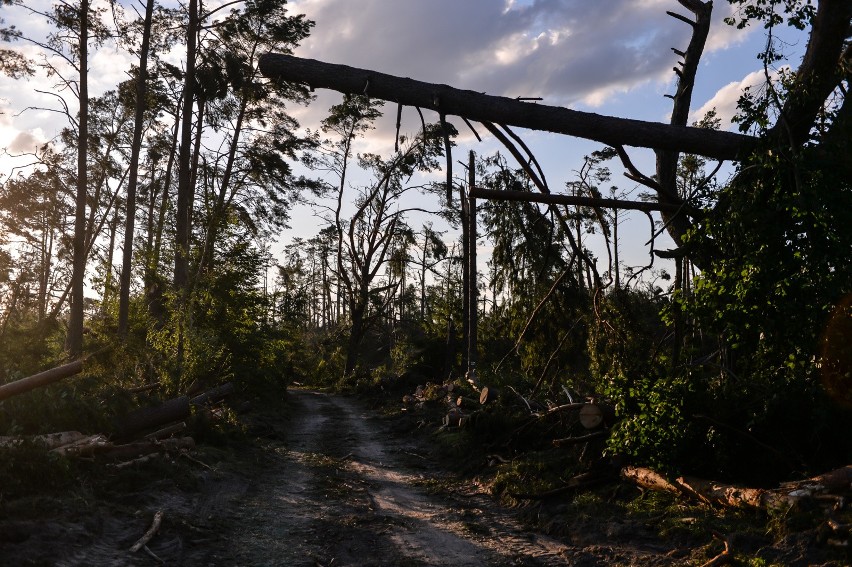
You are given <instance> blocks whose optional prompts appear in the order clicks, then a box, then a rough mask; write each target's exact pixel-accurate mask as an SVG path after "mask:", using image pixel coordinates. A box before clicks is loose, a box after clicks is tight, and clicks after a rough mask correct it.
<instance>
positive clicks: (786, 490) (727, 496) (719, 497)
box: [621, 466, 852, 509]
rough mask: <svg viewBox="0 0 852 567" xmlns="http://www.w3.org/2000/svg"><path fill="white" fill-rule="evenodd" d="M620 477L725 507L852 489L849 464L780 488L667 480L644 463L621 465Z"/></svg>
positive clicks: (785, 503) (776, 504) (790, 502)
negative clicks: (644, 465)
mask: <svg viewBox="0 0 852 567" xmlns="http://www.w3.org/2000/svg"><path fill="white" fill-rule="evenodd" d="M621 476H622V478H624V479H626V480H630V481H631V482H633V483H635V484H637V485H639V486H641V487H643V488H648V489H650V490H658V491H665V492H671V493H673V494H678V495H682V496H686V497H688V498H691V499H693V500H698V501H701V502H704V503H706V504H711V505H714V506H722V507H725V508H762V509H773V508H782V507H790V506H794V505H796V504H798V503H799V502H801V501H803V500H807V499H811V498H816V497H819V496H820V495H824V494H828V493H834V492H849V491H851V490H852V486H850V483H852V466H846V467H841V468H839V469H836V470H833V471H830V472H828V473H825V474H822V475H819V476H815V477H812V478H809V479H806V480H802V481H797V482H791V483H787V484H785V485H782V486H781V487H780V488H774V489H766V488H749V487H743V486H736V485H732V484H725V483H721V482H715V481H712V480H705V479H700V478H694V477H686V476H682V477H679V478H677V479H675V480H669V479H667V478H666V477H664V476H663V475H661V474H659V473H657V472H656V471H653V470H652V469H648V468H645V467H625V468H623V469H622V471H621Z"/></svg>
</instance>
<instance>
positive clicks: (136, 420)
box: [116, 396, 190, 439]
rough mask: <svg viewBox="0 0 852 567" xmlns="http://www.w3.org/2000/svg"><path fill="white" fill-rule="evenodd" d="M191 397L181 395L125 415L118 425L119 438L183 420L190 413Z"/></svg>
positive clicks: (125, 437)
mask: <svg viewBox="0 0 852 567" xmlns="http://www.w3.org/2000/svg"><path fill="white" fill-rule="evenodd" d="M189 403H190V402H189V398H188V397H186V396H181V397H179V398H174V399H171V400H167V401H165V402H163V403H162V404H161V405H159V406H156V407H152V408H142V409H139V410H136V411H134V412H131V413H129V414H127V415H126V416H124V417H123V418H122V419H121V420H119V422H118V423H117V425H116V430H117V436H118V438H119V439H129V438H132V437H133V436H135V435H136V434H137V433H139V432H141V431H145V430H146V429H153V428H155V427H160V426H163V425H166V424H168V423H173V422H176V421H183V420H184V419H186V418H187V417H189V414H190V406H189Z"/></svg>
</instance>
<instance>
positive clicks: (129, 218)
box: [118, 0, 154, 336]
mask: <svg viewBox="0 0 852 567" xmlns="http://www.w3.org/2000/svg"><path fill="white" fill-rule="evenodd" d="M153 14H154V0H148V2H147V4H146V6H145V24H144V28H143V30H142V46H141V48H140V52H139V76H138V77H137V79H136V108H135V114H134V123H133V145H132V146H131V150H130V179H129V180H128V182H127V213H126V218H125V222H124V250H123V256H122V264H121V283H120V285H119V292H118V334H119V336H125V335H126V334H127V326H128V319H129V316H130V270H131V267H132V265H131V262H132V259H133V231H134V230H135V222H136V184H137V181H138V177H139V154H140V153H141V149H142V129H143V126H144V124H143V122H144V119H145V107H146V104H145V102H146V100H145V98H146V96H147V87H148V51H149V49H150V45H151V20H152V19H153Z"/></svg>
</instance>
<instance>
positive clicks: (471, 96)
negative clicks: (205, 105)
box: [260, 53, 756, 160]
mask: <svg viewBox="0 0 852 567" xmlns="http://www.w3.org/2000/svg"><path fill="white" fill-rule="evenodd" d="M260 70H261V72H262V73H263V74H264V75H266V76H267V77H270V78H274V79H283V80H285V81H292V82H297V83H304V84H307V85H309V86H311V87H312V88H327V89H332V90H335V91H338V92H341V93H349V94H365V95H367V96H369V97H372V98H378V99H382V100H387V101H392V102H396V103H399V104H402V105H406V106H416V107H418V108H428V109H430V110H434V111H435V112H437V113H439V114H444V115H450V114H452V115H456V116H462V117H464V118H466V119H469V120H476V121H479V122H493V123H497V124H505V125H509V126H519V127H521V128H529V129H531V130H541V131H546V132H554V133H557V134H565V135H568V136H577V137H580V138H586V139H589V140H595V141H598V142H601V143H604V144H607V145H610V146H636V147H642V148H654V149H660V150H671V151H678V152H687V153H693V154H698V155H701V156H706V157H712V158H715V159H723V160H728V159H740V158H744V157H746V156H747V155H748V153H749V152H750V151H751V149H752V148H753V147H754V145H755V143H756V139H755V138H753V137H751V136H744V135H742V134H735V133H732V132H724V131H721V130H708V129H705V128H691V127H687V126H672V125H670V124H661V123H657V122H646V121H643V120H632V119H628V118H614V117H611V116H602V115H600V114H595V113H592V112H580V111H577V110H570V109H567V108H563V107H556V106H547V105H544V104H532V103H529V102H524V101H521V100H517V99H511V98H506V97H499V96H492V95H486V94H482V93H478V92H474V91H469V90H461V89H455V88H453V87H450V86H447V85H438V84H432V83H424V82H422V81H415V80H413V79H408V78H402V77H395V76H393V75H386V74H384V73H378V72H376V71H371V70H367V69H357V68H354V67H349V66H347V65H336V64H332V63H324V62H322V61H316V60H313V59H302V58H299V57H293V56H292V55H283V54H278V53H267V54H264V55H261V56H260Z"/></svg>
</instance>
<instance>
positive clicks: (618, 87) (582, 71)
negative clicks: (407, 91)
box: [0, 0, 805, 266]
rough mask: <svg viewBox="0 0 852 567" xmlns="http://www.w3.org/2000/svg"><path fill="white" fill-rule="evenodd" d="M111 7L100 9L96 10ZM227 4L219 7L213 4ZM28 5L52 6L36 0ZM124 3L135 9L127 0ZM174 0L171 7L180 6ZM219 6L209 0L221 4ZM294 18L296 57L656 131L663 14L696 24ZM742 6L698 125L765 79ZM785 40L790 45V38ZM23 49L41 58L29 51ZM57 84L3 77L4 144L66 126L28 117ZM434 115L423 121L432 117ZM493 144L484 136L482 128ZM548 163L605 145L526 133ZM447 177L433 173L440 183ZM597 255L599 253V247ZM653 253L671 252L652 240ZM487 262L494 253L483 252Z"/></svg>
mask: <svg viewBox="0 0 852 567" xmlns="http://www.w3.org/2000/svg"><path fill="white" fill-rule="evenodd" d="M101 1H103V0H101ZM218 1H219V3H221V0H218ZM27 2H28V3H29V4H31V5H35V4H38V3H41V4H47V2H45V1H43V0H27ZM122 3H125V4H127V5H129V2H127V1H126V0H124V1H123V2H122ZM172 3H174V2H172ZM214 5H215V3H211V2H205V6H209V7H212V6H214ZM289 6H290V10H291V12H292V13H304V14H306V15H307V17H308V18H310V19H311V20H313V21H315V22H316V26H315V28H314V29H313V32H312V34H311V35H310V37H308V38H307V39H306V40H305V41H304V42H303V44H302V45H301V46H300V47H298V48H297V49H296V51H295V55H297V56H300V57H306V58H312V59H319V60H322V61H326V62H330V63H341V64H347V65H351V66H355V67H361V68H366V69H373V70H376V71H381V72H384V73H389V74H394V75H400V76H407V77H411V78H414V79H418V80H422V81H428V82H436V83H445V84H449V85H452V86H454V87H459V88H465V89H472V90H476V91H480V92H487V93H489V94H494V95H503V96H510V97H517V96H523V97H541V98H542V99H543V103H544V104H548V105H561V106H566V107H570V108H574V109H577V110H586V111H592V112H597V113H601V114H607V115H612V116H620V117H625V118H635V119H642V120H650V121H660V122H665V121H667V120H668V116H669V112H670V109H671V101H670V99H668V98H665V97H664V95H665V94H666V93H671V92H673V91H674V85H675V75H674V72H673V70H672V68H673V67H674V66H675V65H676V64H677V61H678V56H677V55H676V54H675V53H674V52H673V51H672V49H671V48H676V49H680V50H684V49H685V48H686V45H687V43H688V41H689V37H690V36H689V34H690V28H689V26H687V25H686V24H685V23H683V22H681V21H678V20H676V19H674V18H672V17H670V16H668V15H666V11H667V10H671V11H676V12H679V13H681V14H688V12H686V11H685V10H684V9H683V8H682V7H681V6H680V5H679V3H678V2H677V1H676V0H598V1H595V2H590V1H588V0H428V1H425V0H292V1H291V2H289ZM732 10H733V8H732V7H731V6H730V5H729V4H728V3H727V2H725V1H724V0H717V1H716V2H715V6H714V12H713V25H712V27H711V31H710V36H709V38H708V42H707V47H706V49H705V52H704V56H703V58H702V62H701V65H700V68H699V72H698V77H697V81H696V85H695V93H694V96H693V105H692V108H693V109H694V111H693V115H692V117H693V120H697V119H699V118H701V116H703V114H704V112H706V111H707V110H709V109H711V108H715V109H716V110H717V112H718V113H719V116H720V117H721V118H722V120H723V127H724V128H729V129H735V126H733V125H731V123H730V118H731V117H732V116H733V114H734V112H735V107H736V101H737V99H738V97H739V96H740V94H741V92H742V88H743V87H744V86H747V85H750V84H760V83H761V82H762V80H763V70H762V68H761V65H760V62H759V61H758V60H757V59H756V55H757V54H758V53H759V52H760V51H762V49H763V47H764V42H765V37H764V34H763V30H762V29H761V28H759V27H758V28H756V29H755V28H748V29H746V30H737V29H735V28H733V27H731V26H727V25H725V24H724V23H723V21H722V20H723V18H724V17H725V16H728V15H730V14H731V13H732ZM0 15H2V16H3V17H4V18H5V19H6V20H7V24H8V23H15V24H17V25H18V27H19V28H21V29H22V30H24V31H27V32H28V33H32V34H38V33H44V32H45V31H46V30H47V28H46V27H45V25H44V24H43V23H42V22H39V21H36V20H35V19H32V18H25V19H20V17H19V16H17V15H16V14H13V12H12V11H11V10H10V9H8V8H0ZM780 32H781V37H782V38H783V39H785V40H786V41H787V44H786V45H785V51H786V52H787V53H788V54H789V56H790V59H789V63H790V64H791V65H792V66H793V67H795V66H796V65H797V64H798V62H799V60H800V58H801V53H802V52H803V50H804V41H805V38H804V37H803V36H801V35H797V34H795V33H793V32H791V31H789V30H780ZM785 34H786V35H785ZM13 45H19V46H21V47H22V48H24V49H26V50H28V51H30V52H31V53H32V52H33V50H34V49H33V48H32V47H25V46H22V45H21V44H13ZM130 62H131V58H130V57H129V56H128V55H127V54H124V53H122V52H120V51H118V50H116V49H109V48H104V49H101V50H99V51H97V52H96V54H95V56H94V57H93V58H92V60H91V61H90V69H91V77H92V85H91V86H90V88H91V89H92V92H93V94H98V93H99V91H100V92H102V91H103V90H104V89H107V88H112V87H113V86H114V85H115V84H117V82H119V81H120V80H123V79H124V77H125V76H126V75H125V73H126V71H127V70H128V69H129V66H130ZM52 88H53V85H52V81H51V80H50V79H47V78H45V77H36V78H33V79H30V80H27V81H17V82H16V81H12V80H10V79H6V78H0V112H2V114H0V148H3V147H6V148H8V149H9V151H10V152H12V153H14V152H20V151H25V150H27V149H29V148H31V147H33V144H36V143H42V142H43V141H45V140H47V139H50V138H51V137H52V136H55V135H56V133H57V132H58V131H59V129H60V128H62V127H63V126H64V122H63V120H62V118H61V117H60V116H58V115H57V114H56V113H54V112H50V111H47V110H32V109H31V110H27V111H24V112H23V113H21V112H22V110H23V109H24V108H26V107H27V106H39V107H45V108H47V107H51V108H55V107H56V104H55V100H53V98H52V97H51V96H50V95H43V94H39V93H37V92H35V89H39V90H46V91H50V90H51V89H52ZM339 99H340V95H338V94H337V93H332V92H329V91H318V92H317V99H316V100H315V102H314V103H313V104H311V105H310V106H309V107H306V108H305V107H294V108H292V109H291V114H293V115H294V116H295V117H296V118H298V120H299V121H300V123H301V124H302V126H304V127H311V128H313V129H316V128H317V126H318V124H319V121H320V120H321V119H322V118H323V116H324V115H325V112H326V111H327V109H328V107H329V106H330V105H332V104H334V103H336V102H338V101H339ZM387 109H388V110H387V113H386V116H385V117H383V118H382V119H381V120H380V121H379V122H378V124H377V128H376V130H375V131H373V132H372V133H371V134H370V136H369V137H368V138H367V139H366V140H364V141H362V142H361V144H360V145H359V149H360V150H362V151H376V152H382V153H385V154H388V153H390V151H392V149H393V137H394V125H395V108H391V105H388V107H387ZM435 119H436V117H428V116H427V120H435ZM449 120H450V121H451V122H454V124H455V125H456V127H457V129H458V130H459V132H460V133H461V136H460V138H459V140H458V143H459V146H460V147H459V148H458V150H456V151H457V152H458V154H457V155H466V151H467V149H473V150H474V151H476V152H477V153H478V154H480V155H490V154H492V153H494V152H495V151H496V150H497V149H499V147H498V145H497V144H495V143H494V141H493V140H491V139H489V138H488V136H483V137H484V138H485V139H484V141H483V142H482V143H477V142H476V140H475V139H474V138H473V136H472V135H471V134H470V132H469V130H468V129H467V128H466V127H465V126H464V124H463V123H462V122H461V121H460V120H458V119H455V120H454V119H453V118H452V117H450V118H449ZM417 128H419V118H418V117H417V115H416V113H415V111H414V110H412V109H406V113H405V114H404V119H403V131H408V132H410V133H414V132H415V131H416V129H417ZM480 132H481V133H483V134H484V129H480ZM519 133H520V134H521V135H522V136H523V137H524V139H525V141H526V142H527V144H528V145H529V146H530V147H531V149H532V150H533V152H534V153H535V155H536V157H537V158H538V160H539V161H540V162H541V164H542V165H543V167H544V170H545V174H546V176H547V178H548V181H549V184H550V187H551V189H552V190H554V191H558V190H560V189H564V184H565V183H566V182H568V181H570V180H572V179H574V178H576V171H577V170H578V169H579V168H580V167H581V165H582V161H583V156H584V155H587V154H589V153H590V152H591V151H594V150H596V149H600V147H601V146H600V145H599V144H596V143H593V142H586V141H582V140H577V139H572V138H568V137H565V136H558V135H555V134H547V133H540V132H524V131H519ZM630 154H631V157H632V158H633V160H634V163H636V164H637V165H638V166H639V168H640V169H641V170H643V172H645V173H647V174H649V175H650V174H652V173H653V154H652V152H650V151H648V150H638V149H631V150H630ZM610 167H611V169H612V172H613V178H612V183H614V184H617V185H618V187H619V189H620V190H622V191H625V192H631V191H632V194H633V195H634V196H635V195H637V194H638V193H639V192H640V191H641V189H635V184H634V183H633V182H630V181H629V180H627V179H626V178H624V177H622V171H623V169H622V168H621V166H620V164H618V163H615V162H613V163H611V164H610ZM10 168H11V162H10V161H9V160H8V159H5V160H4V159H2V158H0V174H8V173H9V171H10ZM442 175H443V174H441V173H437V174H436V179H439V178H441V176H442ZM628 219H629V221H628V222H627V223H626V224H625V225H624V228H623V230H622V235H623V238H622V254H623V257H624V258H625V263H627V264H631V265H637V266H638V265H643V264H646V263H647V260H648V258H649V255H648V247H647V246H646V245H645V242H647V241H648V239H649V237H650V229H649V225H648V221H647V218H646V217H645V215H644V214H641V213H630V214H629V215H628ZM291 226H292V228H291V229H290V230H288V231H285V232H284V233H283V234H282V240H283V241H287V240H288V239H291V238H292V237H294V236H303V237H310V236H313V235H314V234H315V233H316V232H317V231H318V230H319V226H318V221H317V219H316V218H314V217H312V215H311V214H301V213H299V212H297V214H294V215H293V221H292V222H291ZM589 245H590V246H592V247H593V248H594V247H595V246H597V244H596V243H595V242H593V241H592V240H590V242H589ZM657 246H658V247H663V248H665V247H667V246H669V247H670V246H671V242H668V244H666V243H665V242H664V241H663V242H662V243H661V241H658V242H657ZM486 252H487V250H486Z"/></svg>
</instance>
